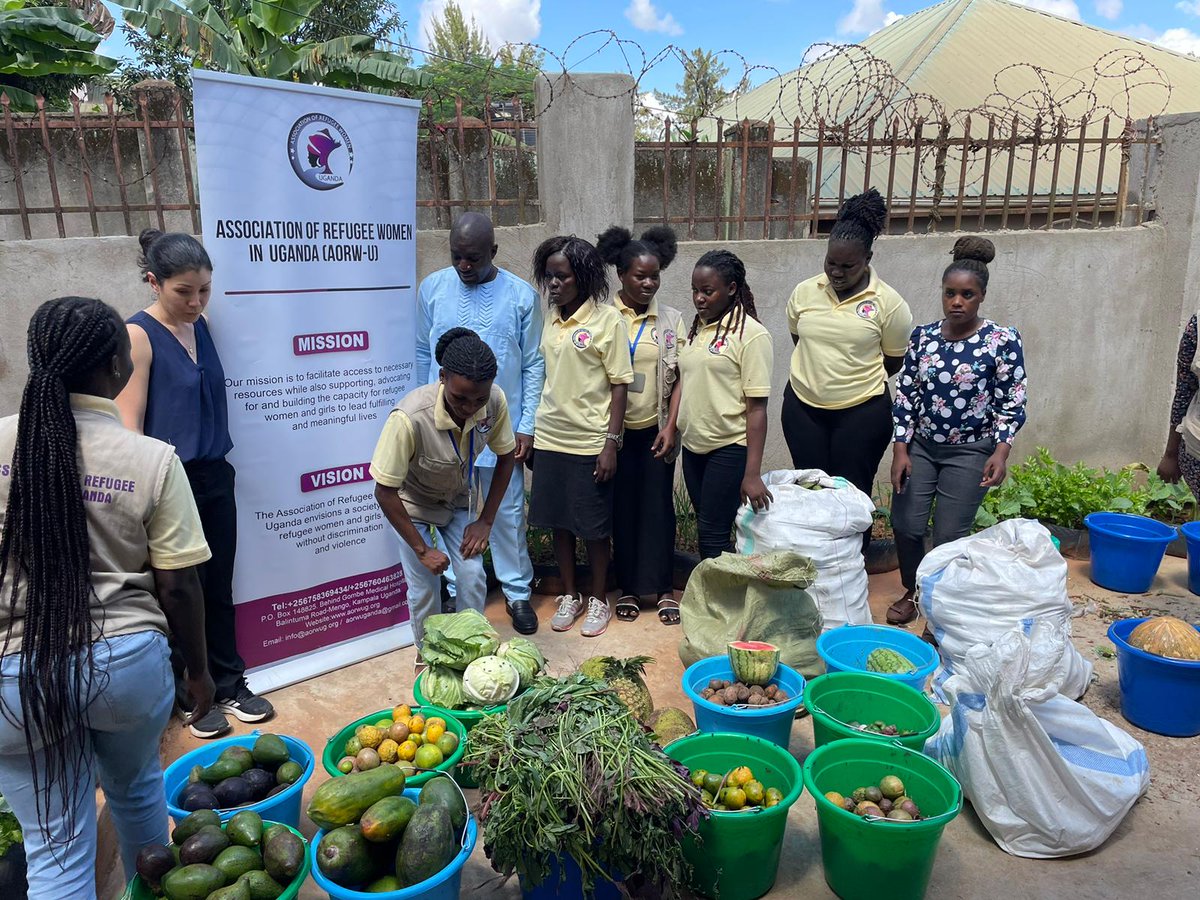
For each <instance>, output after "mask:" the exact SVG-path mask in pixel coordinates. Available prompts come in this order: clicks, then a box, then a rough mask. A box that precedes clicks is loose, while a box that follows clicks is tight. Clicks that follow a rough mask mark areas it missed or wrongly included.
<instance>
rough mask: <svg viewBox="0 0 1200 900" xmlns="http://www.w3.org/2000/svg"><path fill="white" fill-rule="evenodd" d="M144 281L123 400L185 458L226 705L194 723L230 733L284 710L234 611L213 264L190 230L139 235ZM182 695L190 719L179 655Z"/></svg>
mask: <svg viewBox="0 0 1200 900" xmlns="http://www.w3.org/2000/svg"><path fill="white" fill-rule="evenodd" d="M138 240H139V241H140V242H141V245H142V257H141V259H140V260H139V264H140V266H141V270H142V278H143V280H145V282H146V283H147V284H149V285H150V289H151V290H152V291H153V292H154V302H153V303H151V304H150V306H148V307H147V308H146V309H144V310H142V311H141V312H137V313H134V315H133V316H132V317H130V319H129V322H128V326H129V339H130V341H131V343H132V347H133V351H132V352H133V363H134V370H133V376H132V377H131V378H130V379H129V386H128V387H127V388H126V389H125V390H124V391H122V393H121V396H120V397H118V398H117V405H118V406H119V407H120V408H121V416H122V418H123V419H124V420H125V424H126V426H128V427H129V428H131V429H133V430H134V431H140V432H142V433H143V434H146V435H149V436H150V437H156V438H158V439H159V440H163V441H166V442H167V443H169V444H171V445H172V446H173V447H174V448H175V451H176V452H177V453H178V454H179V458H180V459H182V460H183V468H184V471H186V472H187V476H188V482H189V484H190V485H191V488H192V494H193V496H194V497H195V498H196V506H197V508H198V509H199V510H200V520H201V521H202V522H203V523H204V536H205V537H206V538H207V539H208V545H209V547H210V548H211V549H212V559H211V560H210V561H209V562H208V563H206V564H205V565H204V566H203V567H202V568H201V570H200V582H201V584H202V585H203V588H204V605H205V627H206V628H207V629H208V668H209V671H210V672H212V677H213V681H215V682H216V685H217V704H216V706H214V707H213V708H212V709H211V710H210V711H209V713H208V715H207V716H204V717H203V718H201V719H196V718H195V717H192V725H191V731H192V734H194V735H195V736H196V737H198V738H215V737H219V736H220V735H222V734H224V733H225V732H227V731H229V729H230V726H229V720H228V719H226V718H225V714H226V713H228V714H229V715H231V716H235V717H236V718H238V719H240V720H241V721H243V722H261V721H263V720H264V719H267V718H270V716H271V715H272V714H273V713H274V712H275V710H274V708H273V707H272V706H271V703H270V701H268V700H266V699H265V698H263V697H259V696H257V695H255V694H254V693H253V692H252V691H251V690H250V688H249V687H248V686H247V684H246V679H245V677H244V674H245V671H246V664H245V662H243V661H242V657H241V654H239V653H238V649H237V640H236V633H235V632H236V628H235V619H234V608H233V561H234V555H235V553H236V550H237V506H236V504H235V501H234V495H233V482H234V471H233V466H231V465H230V464H229V462H228V461H227V460H226V459H225V454H227V453H228V452H229V451H230V450H231V449H232V448H233V441H232V440H230V438H229V419H228V414H227V409H226V405H225V371H224V369H222V368H221V359H220V357H219V356H218V355H217V348H216V346H215V345H214V344H213V339H212V335H211V333H210V332H209V328H208V322H207V320H206V319H205V318H204V310H205V309H206V308H207V306H208V299H209V296H210V295H211V293H212V262H211V260H209V258H208V253H207V252H205V250H204V247H203V246H202V245H201V244H200V242H199V241H197V240H196V239H195V238H194V237H192V236H191V235H190V234H180V233H170V234H163V233H162V232H161V231H155V230H154V229H151V228H148V229H146V230H145V231H143V232H142V234H141V236H140V237H139V238H138ZM173 662H174V664H175V672H176V699H177V700H178V701H179V706H180V709H181V710H183V711H184V713H185V715H186V713H187V712H188V711H189V710H190V709H191V702H192V701H191V698H189V697H188V696H187V691H186V690H184V684H183V681H182V679H181V678H180V677H179V673H180V671H181V670H182V668H183V666H182V660H181V659H180V656H179V654H178V652H176V653H175V654H174V656H173Z"/></svg>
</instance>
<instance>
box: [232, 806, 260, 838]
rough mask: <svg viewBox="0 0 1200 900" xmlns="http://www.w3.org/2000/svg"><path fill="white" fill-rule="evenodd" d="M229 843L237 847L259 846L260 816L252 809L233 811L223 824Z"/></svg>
mask: <svg viewBox="0 0 1200 900" xmlns="http://www.w3.org/2000/svg"><path fill="white" fill-rule="evenodd" d="M225 834H227V835H228V836H229V841H230V843H233V844H237V845H238V846H239V847H259V846H260V845H261V844H262V839H263V820H262V816H260V815H259V814H258V813H256V812H255V811H254V810H252V809H243V810H242V811H241V812H236V813H234V814H233V815H232V816H231V817H230V819H229V822H228V823H227V824H226V825H225Z"/></svg>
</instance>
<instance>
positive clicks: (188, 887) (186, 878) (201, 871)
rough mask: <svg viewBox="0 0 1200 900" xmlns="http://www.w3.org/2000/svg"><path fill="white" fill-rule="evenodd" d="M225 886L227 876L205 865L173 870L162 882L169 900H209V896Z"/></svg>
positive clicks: (164, 894) (164, 893) (165, 895)
mask: <svg viewBox="0 0 1200 900" xmlns="http://www.w3.org/2000/svg"><path fill="white" fill-rule="evenodd" d="M224 886H225V874H224V873H223V872H222V871H221V870H220V869H217V868H214V867H213V866H207V865H204V864H203V863H196V864H194V865H190V866H182V867H180V868H178V869H173V870H172V871H170V872H168V873H167V874H166V875H165V876H164V877H163V880H162V890H163V896H164V897H166V898H167V900H207V898H208V895H209V894H211V893H212V892H213V891H216V890H220V889H221V888H223V887H224Z"/></svg>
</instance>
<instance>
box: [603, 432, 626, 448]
mask: <svg viewBox="0 0 1200 900" xmlns="http://www.w3.org/2000/svg"><path fill="white" fill-rule="evenodd" d="M604 439H605V440H606V441H612V442H613V443H614V444H616V445H617V449H618V450H620V449H621V447H622V446H624V444H625V432H621V433H620V434H606V435H605V436H604Z"/></svg>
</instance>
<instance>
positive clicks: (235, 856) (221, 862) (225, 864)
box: [212, 845, 263, 882]
mask: <svg viewBox="0 0 1200 900" xmlns="http://www.w3.org/2000/svg"><path fill="white" fill-rule="evenodd" d="M212 864H213V866H214V867H215V868H218V869H220V870H221V871H222V872H224V873H225V880H226V881H227V882H234V881H237V880H238V879H239V878H241V877H242V876H243V875H245V874H246V873H247V872H253V871H254V870H256V869H261V868H262V867H263V858H262V854H260V853H259V852H258V851H257V850H254V849H251V848H250V847H239V846H236V845H234V846H232V847H226V848H225V849H224V850H222V851H221V852H220V853H218V854H217V858H216V859H214V860H213V861H212Z"/></svg>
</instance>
